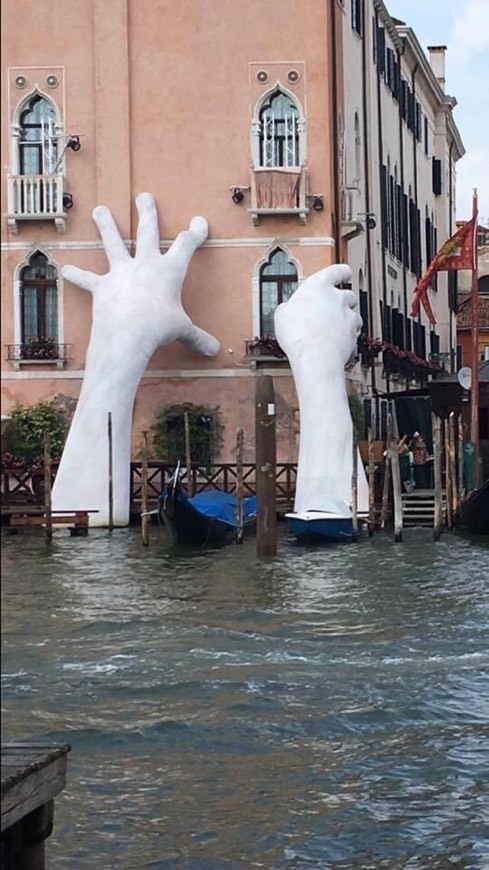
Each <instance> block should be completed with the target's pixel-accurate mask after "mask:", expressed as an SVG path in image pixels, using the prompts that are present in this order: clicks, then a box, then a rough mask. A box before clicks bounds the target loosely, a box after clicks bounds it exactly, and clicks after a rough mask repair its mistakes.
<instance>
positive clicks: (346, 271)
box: [320, 263, 352, 286]
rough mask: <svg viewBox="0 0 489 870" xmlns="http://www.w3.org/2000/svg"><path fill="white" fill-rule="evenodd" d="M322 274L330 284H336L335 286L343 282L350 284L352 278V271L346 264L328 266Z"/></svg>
mask: <svg viewBox="0 0 489 870" xmlns="http://www.w3.org/2000/svg"><path fill="white" fill-rule="evenodd" d="M320 274H321V275H322V276H323V277H324V278H326V280H327V281H328V284H334V285H335V286H337V285H338V284H341V283H342V282H345V283H349V282H350V281H351V277H352V271H351V269H350V267H349V266H347V264H346V263H335V264H334V265H333V266H326V269H323V270H322V272H321V273H320Z"/></svg>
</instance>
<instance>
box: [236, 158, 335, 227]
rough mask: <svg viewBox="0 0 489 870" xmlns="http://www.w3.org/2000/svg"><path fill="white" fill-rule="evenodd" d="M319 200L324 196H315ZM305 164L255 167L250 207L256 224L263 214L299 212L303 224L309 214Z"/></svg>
mask: <svg viewBox="0 0 489 870" xmlns="http://www.w3.org/2000/svg"><path fill="white" fill-rule="evenodd" d="M316 199H317V200H318V201H319V200H321V203H322V198H321V197H316ZM307 201H308V195H307V169H306V166H305V165H303V166H290V167H284V166H281V167H262V166H258V167H252V168H251V208H249V209H248V211H249V212H250V215H251V218H252V221H253V223H254V224H255V226H256V225H257V224H258V223H259V220H260V216H265V215H269V216H274V215H297V216H298V217H299V220H300V222H301V223H302V224H305V223H306V219H307V215H308V213H309V206H308V205H307Z"/></svg>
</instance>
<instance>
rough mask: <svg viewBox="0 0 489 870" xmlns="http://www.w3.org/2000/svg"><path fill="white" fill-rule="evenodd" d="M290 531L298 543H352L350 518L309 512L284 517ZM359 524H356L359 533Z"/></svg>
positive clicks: (353, 537)
mask: <svg viewBox="0 0 489 870" xmlns="http://www.w3.org/2000/svg"><path fill="white" fill-rule="evenodd" d="M285 517H286V520H287V524H288V527H289V529H290V531H291V532H292V533H293V534H294V535H295V536H296V538H297V539H298V540H299V541H318V542H319V541H323V542H326V543H335V542H337V541H345V542H346V541H353V540H354V539H355V537H356V536H355V534H354V532H353V520H352V518H351V516H350V517H341V516H336V515H334V514H327V513H322V512H320V511H311V512H310V513H304V514H293V513H292V514H286V515H285ZM360 526H361V524H360V522H359V524H358V527H359V531H360Z"/></svg>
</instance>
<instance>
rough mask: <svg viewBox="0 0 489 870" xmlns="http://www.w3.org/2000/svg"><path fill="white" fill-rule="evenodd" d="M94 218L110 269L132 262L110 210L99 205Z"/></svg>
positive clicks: (93, 213) (93, 214)
mask: <svg viewBox="0 0 489 870" xmlns="http://www.w3.org/2000/svg"><path fill="white" fill-rule="evenodd" d="M92 217H93V219H94V221H95V223H96V224H97V227H98V231H99V233H100V237H101V239H102V242H103V245H104V249H105V253H106V255H107V259H108V261H109V265H110V267H111V268H112V267H113V266H116V265H117V264H119V263H122V262H125V261H126V260H130V259H131V257H130V255H129V252H128V250H127V248H126V246H125V244H124V242H123V241H122V239H121V235H120V233H119V230H118V229H117V224H116V222H115V220H114V218H113V217H112V214H111V213H110V211H109V209H108V208H106V207H105V206H104V205H98V206H97V208H94V210H93V212H92Z"/></svg>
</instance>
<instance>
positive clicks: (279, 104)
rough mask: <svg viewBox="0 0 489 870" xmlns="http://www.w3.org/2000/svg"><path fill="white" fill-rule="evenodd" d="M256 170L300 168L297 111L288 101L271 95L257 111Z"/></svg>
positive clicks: (281, 95)
mask: <svg viewBox="0 0 489 870" xmlns="http://www.w3.org/2000/svg"><path fill="white" fill-rule="evenodd" d="M259 119H260V166H266V167H269V168H274V167H288V166H290V167H293V166H300V163H301V161H300V154H299V111H298V108H297V106H296V104H295V102H294V100H293V99H292V97H290V96H288V95H287V94H284V93H283V92H282V91H280V90H277V91H275V92H274V93H273V94H272V95H271V96H270V98H269V100H268V101H267V102H266V103H265V104H264V105H263V106H262V108H261V110H260V115H259Z"/></svg>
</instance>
